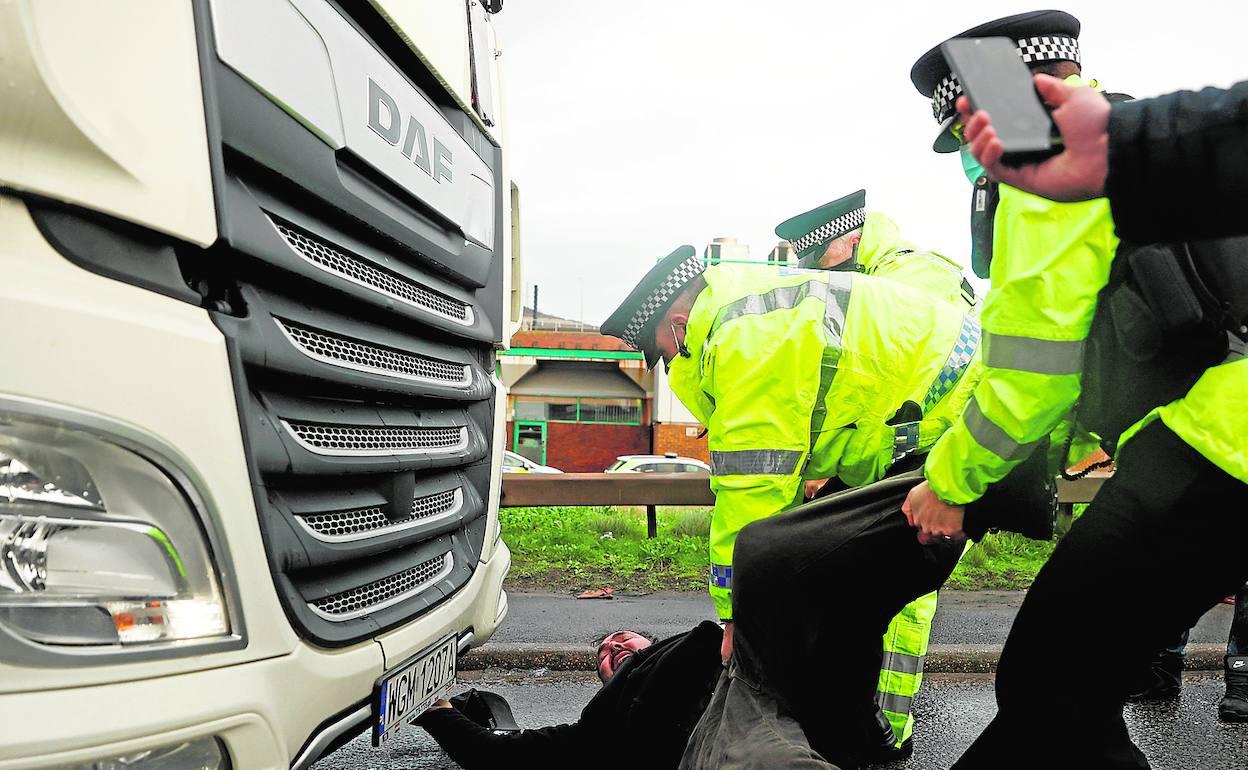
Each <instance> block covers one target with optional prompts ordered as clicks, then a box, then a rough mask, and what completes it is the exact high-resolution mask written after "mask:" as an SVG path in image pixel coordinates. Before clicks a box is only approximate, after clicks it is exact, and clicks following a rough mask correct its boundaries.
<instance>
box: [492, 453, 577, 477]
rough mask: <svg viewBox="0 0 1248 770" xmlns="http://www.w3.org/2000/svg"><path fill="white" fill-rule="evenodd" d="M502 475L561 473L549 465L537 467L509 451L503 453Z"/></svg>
mask: <svg viewBox="0 0 1248 770" xmlns="http://www.w3.org/2000/svg"><path fill="white" fill-rule="evenodd" d="M503 473H563V471H561V470H559V469H558V468H552V467H550V466H549V465H538V464H537V463H535V462H533V461H532V460H530V459H529V458H527V457H523V456H521V455H518V454H516V453H515V452H512V451H511V450H510V449H509V450H506V451H504V452H503Z"/></svg>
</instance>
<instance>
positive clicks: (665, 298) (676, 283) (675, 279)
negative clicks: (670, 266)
mask: <svg viewBox="0 0 1248 770" xmlns="http://www.w3.org/2000/svg"><path fill="white" fill-rule="evenodd" d="M705 269H706V265H705V264H703V262H702V258H701V257H698V256H692V257H690V258H689V259H686V260H685V261H684V262H681V263H680V264H679V265H677V266H676V269H675V270H673V271H672V272H670V273H668V274H667V278H665V279H663V283H661V284H659V285H658V286H657V287H656V288H655V290H654V291H652V292H650V294H649V296H647V297H646V298H645V299H644V300H642V301H641V304H640V305H639V306H638V307H637V312H635V313H633V317H632V318H631V319H629V322H628V325H627V326H625V327H624V333H623V334H621V335H620V339H622V340H624V342H625V343H626V344H627V345H629V347H632V348H634V349H636V350H640V349H641V346H640V345H638V344H637V335H639V334H641V330H642V329H644V328H646V324H648V323H650V319H652V318H654V315H655V313H658V312H659V311H660V310H662V309H663V308H665V307H667V304H668V303H669V302H670V301H671V299H672V297H675V296H676V295H677V294H679V293H680V292H681V290H682V289H684V288H685V286H686V285H687V284H688V283H689V282H690V281H692V280H693V279H694V278H697V277H698V276H699V275H701V274H702V271H703V270H705Z"/></svg>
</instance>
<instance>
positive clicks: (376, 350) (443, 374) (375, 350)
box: [273, 318, 472, 388]
mask: <svg viewBox="0 0 1248 770" xmlns="http://www.w3.org/2000/svg"><path fill="white" fill-rule="evenodd" d="M273 321H274V323H276V324H277V328H279V329H281V330H282V334H283V335H285V337H286V339H287V340H288V341H289V342H290V344H291V345H293V346H294V348H295V349H296V350H298V351H299V352H300V353H303V354H304V355H305V356H307V357H308V358H311V359H314V360H317V361H321V362H323V363H327V364H330V365H332V366H340V367H342V368H344V369H354V370H356V371H359V372H368V373H369V374H380V375H382V376H384V377H401V378H402V379H405V380H417V381H420V382H433V383H437V384H439V385H453V386H455V387H459V388H467V387H468V386H469V385H471V384H472V368H471V367H469V366H468V365H466V364H454V363H451V362H450V361H442V360H440V359H437V358H429V357H427V356H421V355H417V354H415V353H408V352H406V351H403V350H397V349H395V348H389V347H383V346H381V345H373V344H371V343H367V342H360V341H358V340H353V339H350V338H348V337H339V336H336V335H332V334H328V333H326V332H323V331H319V330H317V329H313V328H311V327H308V326H303V325H301V324H296V323H293V322H291V321H286V320H283V319H280V318H274V319H273ZM369 361H375V362H377V364H378V365H371V364H369V363H368V362H369Z"/></svg>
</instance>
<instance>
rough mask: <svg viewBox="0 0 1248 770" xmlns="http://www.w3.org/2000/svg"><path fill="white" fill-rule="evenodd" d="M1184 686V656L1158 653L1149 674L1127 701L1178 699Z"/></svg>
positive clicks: (1167, 652) (1142, 679) (1168, 652)
mask: <svg viewBox="0 0 1248 770" xmlns="http://www.w3.org/2000/svg"><path fill="white" fill-rule="evenodd" d="M1182 686H1183V656H1182V655H1180V654H1178V653H1176V652H1170V651H1169V650H1166V651H1163V652H1161V653H1158V655H1157V657H1156V658H1154V659H1153V662H1152V664H1151V665H1150V666H1149V669H1148V672H1147V673H1146V674H1145V675H1144V676H1143V677H1142V678H1141V679H1140V682H1139V683H1138V684H1137V685H1136V687H1135V689H1134V690H1133V691H1132V692H1131V693H1129V694H1128V695H1127V700H1130V701H1139V700H1168V699H1170V698H1177V697H1178V695H1179V689H1180V688H1181V687H1182Z"/></svg>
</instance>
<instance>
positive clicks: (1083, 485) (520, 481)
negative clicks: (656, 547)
mask: <svg viewBox="0 0 1248 770" xmlns="http://www.w3.org/2000/svg"><path fill="white" fill-rule="evenodd" d="M1108 477H1109V476H1108V474H1104V473H1093V474H1091V475H1089V476H1087V477H1085V478H1082V479H1078V480H1077V481H1066V480H1065V479H1062V480H1060V481H1058V483H1057V501H1058V503H1059V504H1061V505H1063V506H1070V505H1073V504H1075V503H1089V502H1091V501H1092V498H1093V497H1095V496H1096V493H1097V491H1098V490H1100V488H1101V485H1102V484H1104V483H1105V479H1107V478H1108ZM714 504H715V495H714V494H712V493H711V487H710V481H709V479H708V477H706V476H701V475H698V474H694V473H507V474H504V475H503V500H502V503H501V505H502V507H504V508H527V507H532V506H540V505H569V506H577V505H644V506H646V534H647V535H648V536H649V537H654V536H655V535H656V534H657V532H658V507H659V506H660V505H714Z"/></svg>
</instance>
